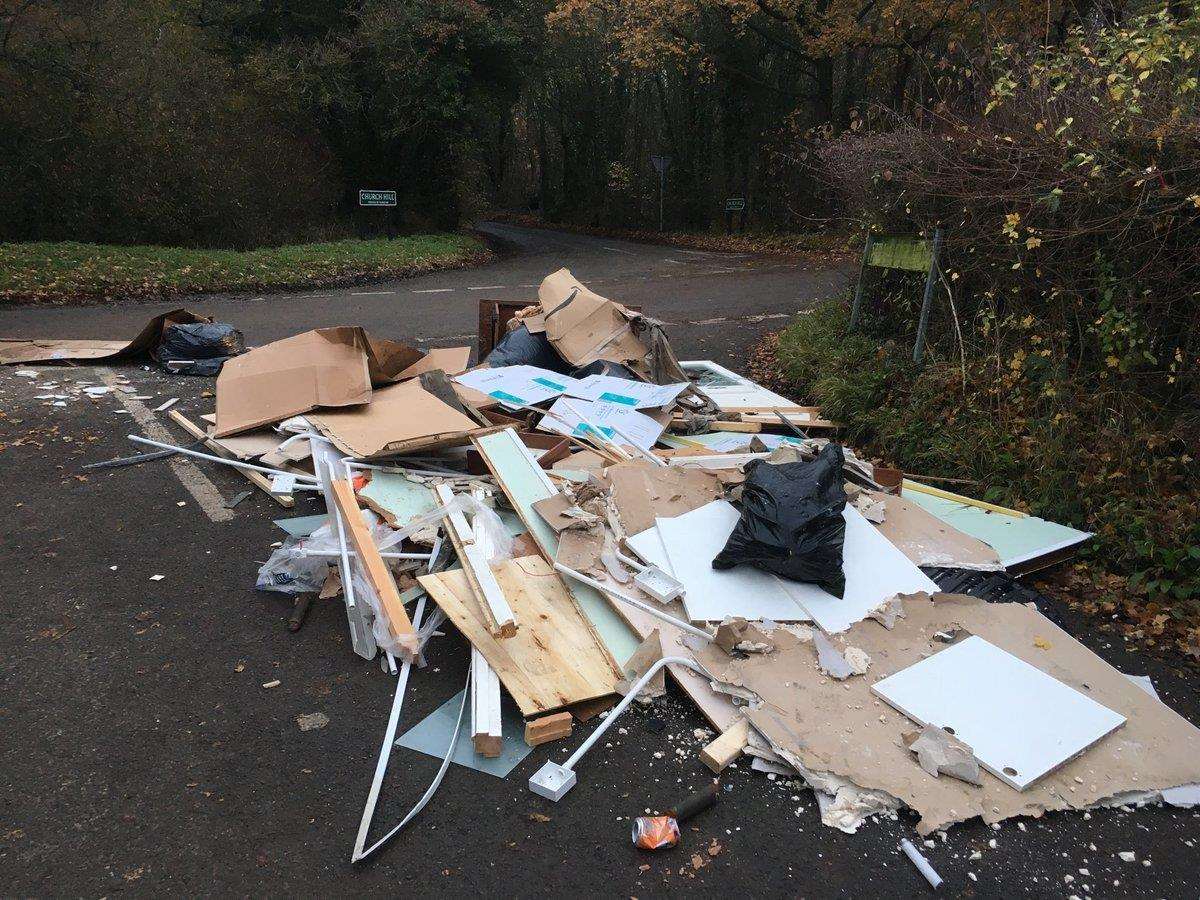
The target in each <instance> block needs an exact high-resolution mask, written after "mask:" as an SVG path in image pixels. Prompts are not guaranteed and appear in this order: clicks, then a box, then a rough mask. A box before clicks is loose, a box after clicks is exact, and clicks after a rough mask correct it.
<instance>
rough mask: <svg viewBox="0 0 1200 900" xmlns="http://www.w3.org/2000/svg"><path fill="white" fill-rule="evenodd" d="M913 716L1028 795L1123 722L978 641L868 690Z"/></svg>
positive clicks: (970, 640)
mask: <svg viewBox="0 0 1200 900" xmlns="http://www.w3.org/2000/svg"><path fill="white" fill-rule="evenodd" d="M871 691H872V693H874V694H876V695H877V696H879V697H882V698H883V699H884V700H886V701H887V702H888V703H889V704H891V705H892V706H894V707H895V708H896V709H898V710H900V711H901V712H902V713H904V714H905V715H906V716H908V717H909V718H910V719H912V720H914V721H916V722H919V723H921V724H922V725H936V726H937V727H939V728H944V729H946V730H947V731H950V733H951V734H953V735H954V736H955V737H957V738H958V739H959V740H961V741H965V742H966V743H967V744H969V745H970V747H971V749H972V750H973V751H974V753H975V757H976V759H978V760H979V763H980V765H982V766H983V767H984V768H985V769H987V770H988V771H989V772H991V773H992V774H993V775H995V776H996V777H997V778H999V779H1000V780H1001V781H1003V782H1005V783H1006V784H1008V785H1010V786H1012V787H1014V788H1016V789H1017V790H1019V791H1023V790H1025V789H1026V788H1027V787H1029V785H1031V784H1033V783H1034V782H1035V781H1037V780H1038V779H1039V778H1041V777H1042V776H1044V775H1046V774H1047V773H1048V772H1052V771H1054V770H1055V769H1057V768H1058V767H1059V766H1061V765H1062V764H1063V763H1065V762H1066V761H1067V760H1069V759H1072V758H1073V757H1075V756H1076V755H1078V754H1080V753H1082V752H1083V751H1084V750H1086V749H1087V748H1088V747H1090V746H1092V744H1094V743H1096V742H1097V741H1098V740H1100V739H1101V738H1102V737H1104V736H1105V735H1106V734H1108V733H1109V732H1110V731H1112V730H1113V729H1115V728H1119V727H1120V726H1121V725H1123V724H1125V717H1124V716H1121V715H1118V714H1117V713H1115V712H1113V711H1112V710H1111V709H1109V708H1108V707H1106V706H1102V705H1101V704H1099V703H1097V702H1096V701H1095V700H1093V699H1092V698H1090V697H1087V696H1085V695H1084V694H1082V693H1080V692H1079V691H1077V690H1075V689H1074V688H1071V687H1068V686H1067V685H1065V684H1063V683H1062V682H1061V681H1058V680H1056V679H1054V678H1051V677H1050V676H1049V675H1047V674H1046V673H1045V672H1042V671H1041V670H1040V669H1036V668H1034V667H1033V666H1031V665H1029V663H1027V662H1023V661H1022V660H1019V659H1017V658H1016V657H1015V656H1013V655H1012V654H1011V653H1006V652H1004V651H1003V650H1001V649H1000V648H999V647H997V646H995V645H994V644H989V643H988V642H987V641H985V640H984V639H983V638H981V637H978V636H974V635H972V636H971V637H969V638H967V639H966V640H964V641H960V642H959V643H956V644H954V645H952V646H949V647H946V648H945V649H943V650H941V651H939V652H937V653H935V654H934V655H933V656H930V657H928V658H927V659H923V660H921V661H920V662H919V663H916V664H915V665H912V666H909V667H908V668H907V669H902V670H901V671H899V672H897V673H896V674H895V675H892V676H891V677H890V678H885V679H884V680H883V681H880V682H878V683H877V684H875V685H873V686H872V687H871Z"/></svg>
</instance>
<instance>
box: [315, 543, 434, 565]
mask: <svg viewBox="0 0 1200 900" xmlns="http://www.w3.org/2000/svg"><path fill="white" fill-rule="evenodd" d="M296 552H297V553H298V554H299V555H300V556H338V557H340V556H341V555H342V551H341V550H305V549H304V548H303V547H301V548H300V549H299V550H298V551H296ZM346 555H347V556H350V557H357V556H358V552H357V551H355V550H347V551H346ZM379 555H380V556H382V557H383V558H384V559H420V560H424V561H426V562H429V561H431V560H432V559H433V556H432V555H431V554H429V553H395V552H393V551H390V550H382V551H380V553H379Z"/></svg>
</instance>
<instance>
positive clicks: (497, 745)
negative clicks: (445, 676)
mask: <svg viewBox="0 0 1200 900" xmlns="http://www.w3.org/2000/svg"><path fill="white" fill-rule="evenodd" d="M471 740H472V742H473V743H474V744H475V752H476V753H478V754H479V755H480V756H487V757H490V758H495V757H497V756H499V755H500V753H501V752H502V751H503V749H504V734H503V731H502V726H501V721H500V678H499V676H497V675H496V671H495V670H494V669H493V668H492V667H491V666H489V665H488V661H487V660H486V659H485V658H484V656H483V654H482V653H480V652H479V651H478V650H477V649H475V648H474V647H472V648H471Z"/></svg>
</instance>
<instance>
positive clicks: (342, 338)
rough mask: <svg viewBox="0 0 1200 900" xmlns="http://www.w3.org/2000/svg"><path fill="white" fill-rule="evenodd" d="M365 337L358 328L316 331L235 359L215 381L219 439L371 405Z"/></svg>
mask: <svg viewBox="0 0 1200 900" xmlns="http://www.w3.org/2000/svg"><path fill="white" fill-rule="evenodd" d="M367 346H368V344H367V336H366V333H365V332H364V331H363V330H362V329H361V328H358V327H353V326H348V325H341V326H338V327H336V328H318V329H317V330H315V331H306V332H304V333H303V334H297V335H294V336H293V337H290V338H284V339H283V340H282V341H275V342H274V343H271V344H266V345H264V346H262V347H256V348H255V349H253V350H251V351H249V352H248V353H244V354H242V355H241V356H236V357H234V358H233V359H231V360H229V361H228V362H226V363H225V365H224V366H223V367H222V369H221V374H220V375H219V376H217V427H216V428H215V429H214V430H213V434H214V436H216V437H218V438H221V437H227V436H229V435H231V434H238V433H240V432H243V431H250V430H251V429H253V428H258V427H259V426H261V425H267V424H269V423H272V422H280V421H282V420H283V419H287V418H290V417H291V416H298V415H301V414H302V413H308V412H312V411H313V410H314V409H320V408H323V407H339V406H354V405H356V404H360V403H367V402H369V401H370V400H371V377H370V372H369V370H368V364H367Z"/></svg>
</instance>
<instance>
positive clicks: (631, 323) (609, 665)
mask: <svg viewBox="0 0 1200 900" xmlns="http://www.w3.org/2000/svg"><path fill="white" fill-rule="evenodd" d="M469 359H470V350H469V348H466V347H461V348H451V349H438V350H431V351H428V352H423V351H421V350H418V349H415V348H413V347H410V346H408V345H405V344H401V343H396V342H393V341H389V340H384V339H380V338H377V337H375V336H372V335H369V334H367V333H366V332H365V331H363V329H361V328H358V327H337V328H325V329H319V330H316V331H310V332H306V333H304V334H299V335H296V336H294V337H290V338H287V339H285V340H281V341H276V342H274V343H271V344H267V345H265V346H261V347H257V348H253V349H251V350H249V351H248V352H244V353H230V354H228V357H227V358H226V359H225V360H224V365H223V367H222V368H221V370H220V375H219V377H218V379H217V382H216V408H215V411H214V414H213V415H212V416H208V417H205V418H206V419H207V421H206V423H205V424H204V425H203V426H201V425H197V424H196V423H192V422H190V420H187V419H185V418H184V417H183V416H182V415H181V414H179V413H178V412H174V413H172V418H173V419H174V420H175V421H176V422H177V423H179V424H181V425H182V424H184V423H187V424H186V425H185V426H184V427H186V428H187V430H188V431H189V433H191V434H192V436H193V437H195V438H197V439H199V440H200V441H202V442H203V445H204V447H203V449H188V448H177V449H178V452H184V453H189V454H191V455H193V456H201V457H204V458H207V459H211V460H216V461H224V462H227V463H229V464H231V465H234V466H236V467H238V468H239V469H240V470H241V471H242V472H243V473H244V474H245V475H246V476H247V477H248V478H250V479H251V480H252V481H253V482H254V484H255V485H256V486H258V487H259V488H261V489H262V490H264V491H267V492H269V493H270V494H271V495H272V497H274V498H275V499H277V500H279V501H280V502H283V499H284V498H286V499H287V500H288V501H291V500H292V499H293V497H294V495H295V494H296V492H299V491H311V492H316V493H319V494H320V495H321V496H322V497H323V498H324V501H325V504H326V510H327V512H326V513H325V514H322V515H317V516H308V517H301V518H294V519H284V520H281V521H280V524H281V525H282V526H283V527H285V529H286V530H287V531H288V532H289V534H288V537H287V539H286V540H284V541H283V542H282V544H281V545H280V546H278V548H277V549H276V550H275V551H274V553H273V554H272V555H271V557H270V559H269V560H268V561H267V562H266V563H265V564H264V565H263V566H262V568H261V570H260V572H259V575H258V582H257V586H258V587H259V588H260V589H262V590H269V591H280V592H284V593H289V594H293V595H295V596H296V597H297V598H299V599H298V601H297V608H298V609H300V608H301V605H302V604H306V603H307V602H309V601H311V599H312V598H313V597H315V596H319V597H322V598H331V597H337V596H339V595H340V596H341V597H342V599H343V602H344V605H345V610H346V616H347V620H348V624H349V629H350V634H351V639H352V644H353V649H354V652H355V653H357V654H358V655H359V656H361V657H363V658H364V659H376V658H378V659H379V660H380V664H381V666H382V668H383V669H384V671H386V672H391V673H393V674H395V675H397V677H398V682H397V687H396V696H395V701H394V703H393V706H392V710H391V715H390V717H389V718H388V721H387V728H386V732H385V735H384V739H383V744H382V749H381V755H380V761H379V764H378V766H377V769H376V773H375V777H374V780H373V783H372V785H371V789H370V793H369V795H368V799H367V804H366V808H365V809H364V812H363V817H362V822H361V826H360V829H359V831H358V836H357V841H356V844H355V848H354V853H353V858H354V859H355V860H358V859H362V858H364V857H365V856H367V855H369V854H370V853H372V852H373V851H375V850H376V849H377V848H378V847H379V846H381V845H382V844H383V843H384V842H386V841H387V840H388V839H389V838H390V837H391V836H392V835H394V834H395V833H396V832H397V831H398V830H399V829H400V828H402V827H404V825H405V824H406V823H407V822H408V821H410V820H411V819H412V818H413V817H414V816H415V815H416V814H417V813H418V812H419V811H420V809H421V808H422V807H423V806H424V804H425V803H426V802H428V800H429V798H430V797H431V796H432V794H433V791H434V789H436V787H437V784H438V783H439V782H440V781H441V779H442V776H443V775H444V774H445V772H446V770H447V768H448V767H449V764H450V762H451V761H454V762H459V763H461V764H464V765H471V766H474V767H476V768H481V769H484V770H485V771H493V772H495V773H497V774H507V772H508V771H511V769H512V768H513V767H514V766H515V765H516V764H517V763H518V762H519V761H520V760H521V759H522V758H524V756H525V755H527V754H528V753H529V752H531V748H534V747H536V746H538V745H540V744H543V743H546V742H551V741H564V740H569V739H570V738H571V736H572V734H573V732H574V727H575V724H576V723H578V722H584V721H589V720H595V721H599V724H598V725H597V726H596V727H594V728H593V729H592V731H591V733H590V735H589V736H588V737H587V739H586V740H584V741H582V742H581V743H580V745H579V746H578V748H577V749H575V750H574V752H573V753H571V754H570V755H569V756H568V757H566V758H565V759H563V758H562V755H561V754H560V753H556V754H555V755H554V760H551V761H547V762H546V763H545V764H544V765H543V766H542V767H541V768H540V769H539V770H538V771H537V772H536V773H535V774H534V775H533V776H532V777H531V778H530V779H529V788H530V790H531V791H533V792H534V793H536V794H538V795H540V796H542V797H544V798H546V799H547V800H548V801H556V802H569V801H567V800H565V795H566V794H567V793H568V792H569V791H570V790H571V788H572V787H573V786H574V784H575V783H576V780H577V778H579V777H587V775H588V769H589V767H590V768H591V770H592V771H593V772H594V771H595V769H596V768H597V767H598V766H599V765H600V764H601V758H602V757H603V750H602V749H600V748H597V747H596V746H595V745H596V743H597V741H599V740H600V739H601V737H602V735H603V734H604V733H605V732H606V730H607V729H609V728H610V727H612V726H613V725H614V723H616V722H617V721H618V719H619V717H620V715H621V713H622V712H623V711H624V710H625V709H626V708H627V707H628V706H629V705H630V704H631V703H634V702H639V703H652V702H653V700H654V698H655V697H657V696H660V695H661V694H662V693H664V691H665V681H664V675H665V673H667V672H669V673H670V674H671V676H672V678H673V679H674V680H675V682H676V683H677V684H678V686H679V687H680V688H681V689H682V691H683V692H684V693H685V694H686V695H687V696H688V697H689V698H690V699H691V700H692V701H693V702H694V703H695V705H696V706H697V708H698V709H699V710H700V712H701V713H702V714H703V715H704V717H705V718H706V719H707V720H708V721H709V722H710V723H711V725H712V726H713V727H714V729H715V730H716V733H717V735H718V736H717V737H716V738H715V739H714V740H712V742H711V743H709V744H708V745H707V746H706V747H705V748H704V749H703V752H702V753H701V754H700V760H701V762H702V763H703V764H704V765H705V766H707V768H708V769H709V770H711V773H712V774H714V775H718V776H719V775H720V773H721V772H722V770H723V769H725V768H726V767H727V766H729V765H730V764H731V763H732V762H733V761H735V760H736V759H738V758H739V757H741V756H743V755H745V756H748V757H749V761H750V765H751V767H752V768H753V769H755V770H758V771H763V772H767V773H775V774H786V775H788V776H790V777H792V778H795V779H797V780H802V781H803V782H805V783H807V784H808V786H809V787H811V789H812V790H813V791H814V792H815V793H816V797H817V799H818V801H819V805H820V810H821V819H822V821H823V822H824V823H825V824H826V825H829V826H832V827H836V828H840V829H842V830H844V831H847V832H853V831H854V830H855V829H856V828H857V827H859V825H860V824H861V823H862V822H863V821H864V820H865V819H866V818H868V817H871V816H874V815H893V814H894V813H895V811H896V810H899V809H901V808H904V807H907V808H910V809H912V810H914V811H915V812H916V813H917V814H918V815H919V817H920V821H919V823H918V825H917V830H918V832H919V833H920V834H921V835H927V834H929V833H930V832H932V831H934V830H939V829H945V828H947V827H949V826H951V825H953V824H954V823H957V822H962V821H965V820H968V819H971V818H973V817H976V816H979V817H981V818H982V819H983V820H984V821H986V822H989V823H994V822H999V821H1001V820H1004V819H1007V818H1010V817H1013V816H1023V815H1030V816H1038V815H1041V814H1042V813H1044V812H1047V811H1051V810H1085V809H1089V808H1092V807H1096V806H1105V805H1115V804H1140V803H1146V802H1152V801H1154V802H1160V801H1166V802H1172V803H1176V804H1179V805H1191V804H1192V803H1194V802H1196V800H1197V799H1198V797H1197V794H1198V793H1200V792H1198V791H1197V785H1196V783H1197V782H1200V731H1198V730H1197V729H1196V728H1194V727H1193V726H1191V725H1190V724H1189V723H1188V722H1187V721H1185V720H1184V719H1183V718H1181V717H1180V716H1178V715H1176V714H1175V713H1174V712H1173V711H1171V710H1170V709H1169V708H1168V707H1167V706H1166V705H1164V704H1163V703H1161V702H1159V700H1158V699H1157V698H1156V697H1155V696H1153V695H1152V694H1151V693H1148V692H1147V690H1146V689H1145V687H1144V686H1143V685H1141V684H1139V683H1138V682H1137V681H1135V680H1132V679H1131V678H1130V677H1127V676H1125V675H1123V674H1122V673H1120V672H1118V671H1117V670H1115V669H1114V668H1112V667H1111V666H1109V665H1108V664H1107V663H1105V662H1104V661H1103V660H1101V659H1100V658H1099V657H1098V656H1096V655H1095V654H1094V653H1092V652H1091V651H1090V650H1088V649H1087V648H1086V647H1084V646H1083V645H1082V644H1081V643H1079V642H1078V641H1077V640H1075V639H1074V638H1073V637H1072V636H1071V635H1069V634H1067V633H1066V632H1065V631H1063V630H1062V629H1061V628H1059V627H1057V626H1056V625H1054V624H1053V623H1052V622H1051V621H1050V620H1049V619H1047V618H1046V617H1045V616H1043V615H1042V614H1041V613H1040V612H1038V610H1037V609H1036V608H1035V607H1034V606H1033V605H1032V604H1024V603H1017V602H989V600H988V599H985V598H982V597H976V596H969V595H967V594H957V593H943V592H942V591H941V589H940V588H939V585H938V583H937V582H936V581H935V580H934V577H939V578H941V577H942V576H943V575H944V574H945V573H947V572H950V573H955V575H956V577H958V578H959V579H960V581H961V576H962V573H963V572H964V571H967V572H973V573H978V574H980V575H981V576H989V577H990V576H992V575H996V576H997V577H999V576H1000V575H1003V573H1005V572H1008V573H1010V574H1011V573H1014V572H1016V573H1019V572H1025V571H1030V570H1033V569H1037V568H1040V567H1043V566H1046V565H1050V564H1053V563H1056V562H1058V561H1061V560H1062V559H1063V558H1064V557H1065V556H1066V555H1069V554H1070V552H1071V551H1072V549H1073V548H1075V547H1078V545H1079V544H1080V543H1082V542H1083V541H1085V540H1086V539H1087V538H1088V537H1089V536H1088V535H1087V534H1085V533H1083V532H1079V531H1075V530H1074V529H1070V528H1067V527H1065V526H1061V525H1057V524H1055V523H1050V522H1044V521H1042V520H1040V519H1036V518H1035V517H1031V516H1028V515H1025V514H1024V513H1021V512H1019V511H1016V510H1010V509H1004V508H1001V507H998V506H994V505H992V504H988V503H984V502H982V501H977V500H973V499H970V498H967V497H963V496H959V495H956V494H952V493H949V492H947V491H943V490H940V489H938V488H936V487H932V486H929V485H926V484H923V483H920V482H918V481H914V480H910V479H906V478H905V477H904V475H903V473H901V472H898V471H896V470H894V469H887V468H883V467H880V466H876V465H874V464H872V463H871V462H870V461H868V460H866V459H863V458H861V457H860V456H858V455H856V454H855V452H854V451H853V450H852V449H851V448H849V447H844V446H842V445H841V444H839V443H838V442H837V441H836V439H835V438H836V433H837V423H835V422H832V421H829V420H828V419H826V418H824V417H823V416H822V414H821V411H820V409H817V408H811V407H804V406H799V405H796V404H795V403H793V402H791V401H789V400H788V399H787V398H785V397H782V396H780V395H778V394H776V393H773V392H772V391H769V390H767V389H765V388H763V387H762V386H760V385H758V384H756V383H754V382H753V381H751V380H749V379H747V378H744V377H742V376H740V375H738V374H736V373H734V372H732V371H730V370H728V369H725V368H722V367H721V366H718V365H716V364H714V363H711V362H708V361H692V362H688V361H684V362H680V361H679V360H678V359H676V357H675V354H674V352H673V351H672V349H671V346H670V343H669V342H668V340H667V336H666V334H665V332H664V330H663V327H662V324H661V323H659V322H657V321H655V320H653V319H651V318H649V317H647V316H644V315H642V314H640V313H638V312H636V311H633V310H630V309H628V308H627V307H625V306H622V305H621V304H619V303H616V302H614V301H612V300H609V299H606V298H604V297H601V296H599V295H598V294H595V293H593V292H592V291H590V290H589V289H588V288H587V287H585V286H584V285H582V284H580V283H579V282H578V281H577V280H576V279H574V277H573V276H572V275H571V273H570V272H569V271H567V270H565V269H563V270H560V271H558V272H555V273H553V274H551V275H550V276H548V277H547V278H546V279H545V280H544V281H543V282H542V284H541V286H540V289H539V291H538V298H537V303H535V304H531V305H530V306H528V307H526V308H524V309H522V310H520V311H519V312H518V313H517V315H516V317H515V318H514V319H513V320H512V322H511V323H510V325H509V329H508V331H507V333H506V335H505V336H504V337H503V339H502V340H500V341H499V342H498V343H497V345H496V347H495V349H494V350H493V351H492V353H491V354H490V355H489V356H488V358H487V359H486V360H484V361H483V363H482V364H481V365H479V366H477V367H475V368H469V367H468V363H469ZM180 420H182V422H181V421H180ZM140 440H141V442H142V443H150V444H155V442H153V441H147V440H145V439H140ZM156 446H157V447H158V448H159V449H172V448H171V447H170V446H169V445H165V444H162V443H157V444H156ZM1004 577H1006V578H1007V577H1008V576H1004ZM1009 581H1011V579H1009ZM447 620H448V621H449V623H450V624H451V625H453V627H454V628H455V629H457V631H458V632H460V633H461V634H462V636H463V637H464V638H466V640H467V641H468V642H469V643H470V645H471V648H472V653H471V658H472V663H471V667H470V674H469V678H468V682H467V684H466V686H465V687H464V689H463V691H462V693H461V695H458V696H456V697H455V698H454V699H453V700H452V701H450V703H448V704H447V706H446V707H444V708H443V709H441V710H439V711H438V712H436V713H435V714H434V715H432V716H430V717H429V718H428V719H427V720H425V721H424V722H422V723H420V724H418V725H417V726H416V727H414V728H412V729H411V730H410V731H408V732H407V733H406V734H405V735H404V736H403V737H401V739H400V741H399V743H400V744H401V745H402V746H406V747H412V748H414V749H419V750H422V751H424V752H430V753H436V754H437V755H439V756H442V757H443V758H444V762H443V764H442V767H441V769H440V771H439V773H438V776H437V779H436V781H435V782H434V784H433V785H432V786H431V788H430V790H429V791H428V792H427V793H426V795H425V796H424V797H423V798H422V800H421V802H420V803H419V804H417V806H416V807H415V808H414V809H413V811H412V812H410V813H409V815H408V816H407V817H405V819H404V820H403V821H401V823H400V824H399V825H397V826H395V827H394V828H393V829H392V830H390V831H389V832H387V834H386V835H385V836H384V837H383V838H381V839H380V840H378V841H376V842H374V843H373V844H371V845H369V846H368V845H367V843H366V837H367V834H368V829H369V827H370V825H371V821H372V817H373V814H374V809H375V803H376V800H377V798H378V795H379V791H380V788H381V785H382V782H383V779H384V775H385V773H386V770H387V763H388V758H389V755H390V754H391V752H392V748H393V744H394V743H396V731H397V727H398V722H399V719H400V714H401V709H402V704H403V698H404V692H405V688H406V685H407V682H408V676H409V672H410V670H411V668H412V667H414V666H416V667H422V666H424V664H425V656H426V654H427V653H428V652H430V648H429V642H430V640H431V638H433V636H434V635H436V634H439V633H440V632H439V631H438V629H439V628H442V627H443V626H444V623H445V622H446V621H447ZM297 627H298V625H297ZM505 695H506V696H505ZM460 738H461V740H460ZM468 738H469V740H467V739H468ZM602 746H603V745H601V747H602ZM557 760H561V761H557ZM589 764H590V766H589ZM489 766H490V767H495V768H489ZM773 777H774V776H773ZM715 797H716V792H715V791H705V792H702V794H701V795H698V796H697V797H691V798H687V799H686V800H685V801H683V802H682V803H681V804H679V808H678V809H677V810H673V811H669V812H670V814H668V815H664V816H659V817H648V818H646V819H640V820H638V823H637V824H636V825H635V831H634V840H635V843H637V845H638V846H640V847H644V848H647V849H654V848H657V847H661V846H670V845H671V844H673V843H674V842H675V841H677V840H678V835H679V829H678V821H679V820H681V819H682V818H684V817H685V816H686V815H693V814H695V813H697V812H698V811H700V810H702V809H704V808H705V807H706V806H707V805H710V804H711V802H713V801H714V800H715ZM906 843H907V842H906ZM907 849H912V854H910V856H911V855H913V854H915V857H914V862H915V863H917V864H918V866H919V867H920V866H922V865H923V866H924V868H923V869H922V871H923V872H925V871H926V870H928V876H931V878H936V877H937V876H936V874H935V873H933V872H932V869H930V868H929V866H928V864H927V863H926V862H925V861H924V860H923V859H920V854H919V853H918V852H917V851H916V850H915V848H913V847H912V845H911V844H908V848H907ZM907 849H906V852H907Z"/></svg>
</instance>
